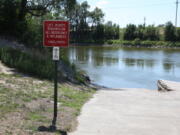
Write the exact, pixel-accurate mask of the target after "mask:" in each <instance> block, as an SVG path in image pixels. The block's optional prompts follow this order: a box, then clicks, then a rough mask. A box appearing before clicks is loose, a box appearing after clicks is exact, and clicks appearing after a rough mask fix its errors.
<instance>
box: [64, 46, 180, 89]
mask: <svg viewBox="0 0 180 135" xmlns="http://www.w3.org/2000/svg"><path fill="white" fill-rule="evenodd" d="M67 55H68V58H69V60H70V61H71V62H72V63H74V64H75V65H76V66H77V67H78V68H80V69H82V70H84V71H85V72H86V73H87V74H88V75H89V76H90V78H91V80H92V82H93V83H95V84H98V85H103V86H106V87H110V88H148V89H157V85H156V84H157V80H159V79H165V80H171V81H180V50H175V49H150V48H122V47H110V46H106V47H102V46H76V47H75V46H73V47H70V48H69V49H68V50H67Z"/></svg>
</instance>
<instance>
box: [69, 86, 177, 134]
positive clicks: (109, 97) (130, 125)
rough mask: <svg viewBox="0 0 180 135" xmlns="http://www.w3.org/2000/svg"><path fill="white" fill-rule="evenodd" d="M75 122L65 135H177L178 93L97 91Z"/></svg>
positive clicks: (133, 90) (140, 90) (123, 90)
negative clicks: (75, 127) (77, 123)
mask: <svg viewBox="0 0 180 135" xmlns="http://www.w3.org/2000/svg"><path fill="white" fill-rule="evenodd" d="M179 88H180V87H179ZM78 121H79V126H78V127H77V130H76V131H75V132H72V133H69V134H68V135H180V91H171V92H164V93H163V92H158V91H157V90H145V89H119V90H112V89H109V90H107V89H101V90H100V91H98V92H97V93H96V94H95V95H94V98H92V99H91V100H90V101H89V102H87V103H86V104H85V105H84V107H83V109H82V113H81V115H80V117H79V118H78Z"/></svg>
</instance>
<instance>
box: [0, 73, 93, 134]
mask: <svg viewBox="0 0 180 135" xmlns="http://www.w3.org/2000/svg"><path fill="white" fill-rule="evenodd" d="M0 77H1V80H3V82H5V83H3V82H2V83H1V84H0V117H2V118H4V117H6V115H7V116H8V117H10V116H11V115H10V116H9V115H8V114H9V113H11V114H12V113H13V112H15V113H16V112H19V111H20V112H22V113H23V115H22V117H23V118H22V117H21V120H20V121H23V123H24V124H23V126H22V127H21V128H22V129H20V130H23V131H28V132H29V133H32V134H33V133H37V134H38V131H37V129H38V127H39V126H42V125H43V126H49V125H50V124H51V120H52V116H53V103H52V102H49V101H50V100H51V101H53V90H54V87H53V82H50V81H47V80H39V79H36V78H32V77H23V76H14V75H4V74H0ZM58 90H59V102H60V103H61V105H60V107H59V111H58V112H59V114H60V115H59V114H58V119H61V120H62V121H63V123H64V125H61V121H59V125H57V126H58V129H60V130H63V131H64V130H65V131H69V130H71V128H72V127H74V126H72V123H75V124H76V122H74V121H75V119H76V117H77V115H79V113H80V110H81V107H82V106H83V104H84V103H85V102H86V101H87V100H88V99H89V98H90V97H92V95H93V93H94V92H95V90H92V89H90V88H88V87H86V86H80V85H75V84H71V83H68V84H67V83H64V84H59V85H58ZM36 102H37V104H36ZM5 114H6V115H5ZM61 115H62V116H61ZM72 121H73V122H72ZM7 129H9V128H8V127H7ZM9 130H10V131H11V129H9ZM12 130H13V129H12Z"/></svg>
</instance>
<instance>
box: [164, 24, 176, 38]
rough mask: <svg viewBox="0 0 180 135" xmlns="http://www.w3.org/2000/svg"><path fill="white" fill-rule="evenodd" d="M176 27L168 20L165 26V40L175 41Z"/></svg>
mask: <svg viewBox="0 0 180 135" xmlns="http://www.w3.org/2000/svg"><path fill="white" fill-rule="evenodd" d="M175 30H176V29H175V27H174V26H173V24H172V23H171V22H167V23H166V26H165V41H175V39H176V36H175Z"/></svg>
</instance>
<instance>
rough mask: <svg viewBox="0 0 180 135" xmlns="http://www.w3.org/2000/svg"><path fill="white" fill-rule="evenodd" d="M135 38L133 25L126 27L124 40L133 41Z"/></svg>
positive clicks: (134, 26)
mask: <svg viewBox="0 0 180 135" xmlns="http://www.w3.org/2000/svg"><path fill="white" fill-rule="evenodd" d="M135 38H136V25H134V24H129V25H127V27H126V30H125V33H124V39H125V40H134V39H135Z"/></svg>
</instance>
